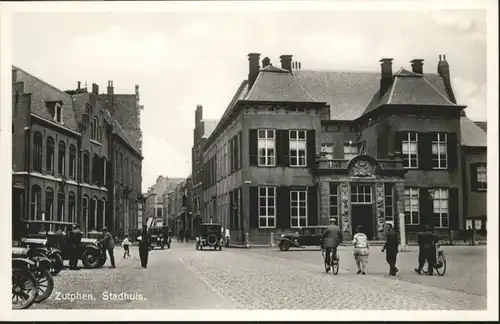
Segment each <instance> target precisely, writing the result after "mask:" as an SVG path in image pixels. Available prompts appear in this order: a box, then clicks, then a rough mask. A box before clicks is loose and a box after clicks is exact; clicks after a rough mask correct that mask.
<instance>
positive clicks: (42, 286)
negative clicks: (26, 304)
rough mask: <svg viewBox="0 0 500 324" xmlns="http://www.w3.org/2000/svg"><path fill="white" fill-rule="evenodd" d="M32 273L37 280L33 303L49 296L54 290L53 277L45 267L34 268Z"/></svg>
mask: <svg viewBox="0 0 500 324" xmlns="http://www.w3.org/2000/svg"><path fill="white" fill-rule="evenodd" d="M34 275H35V278H36V281H37V286H38V287H37V288H38V289H37V294H36V298H35V303H41V302H43V301H44V300H45V299H47V298H49V296H50V295H51V294H52V291H53V290H54V279H53V278H52V275H51V274H50V272H49V270H47V269H40V268H38V269H36V270H35V271H34Z"/></svg>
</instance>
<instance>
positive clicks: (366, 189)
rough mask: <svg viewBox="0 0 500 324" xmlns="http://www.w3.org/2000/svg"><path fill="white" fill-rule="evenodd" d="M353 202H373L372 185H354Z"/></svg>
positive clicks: (352, 189)
mask: <svg viewBox="0 0 500 324" xmlns="http://www.w3.org/2000/svg"><path fill="white" fill-rule="evenodd" d="M351 203H353V204H371V203H372V187H371V186H370V185H352V186H351Z"/></svg>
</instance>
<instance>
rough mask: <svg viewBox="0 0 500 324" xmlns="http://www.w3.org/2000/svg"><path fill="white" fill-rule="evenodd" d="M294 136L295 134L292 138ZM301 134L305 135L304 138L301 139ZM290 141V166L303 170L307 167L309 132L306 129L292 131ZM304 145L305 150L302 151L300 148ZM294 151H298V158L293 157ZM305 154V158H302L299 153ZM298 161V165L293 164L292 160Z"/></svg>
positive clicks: (289, 133)
mask: <svg viewBox="0 0 500 324" xmlns="http://www.w3.org/2000/svg"><path fill="white" fill-rule="evenodd" d="M292 134H294V136H293V137H295V138H292ZM300 134H303V135H304V136H303V138H300V137H301V136H299V135H300ZM288 141H289V152H288V154H289V166H290V167H296V168H297V167H298V168H303V167H306V166H307V131H306V130H305V129H291V130H289V131H288ZM300 144H303V146H304V148H303V149H301V148H300V147H299V146H301V145H300ZM292 149H295V150H296V151H297V156H295V157H294V156H292ZM302 151H303V152H304V156H303V157H301V156H300V154H299V152H302ZM294 158H295V159H297V163H296V164H293V163H292V159H294Z"/></svg>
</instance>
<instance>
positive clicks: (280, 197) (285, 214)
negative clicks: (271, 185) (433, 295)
mask: <svg viewBox="0 0 500 324" xmlns="http://www.w3.org/2000/svg"><path fill="white" fill-rule="evenodd" d="M276 196H277V197H276V215H277V225H278V226H277V227H278V228H281V229H288V228H290V188H288V187H277V188H276Z"/></svg>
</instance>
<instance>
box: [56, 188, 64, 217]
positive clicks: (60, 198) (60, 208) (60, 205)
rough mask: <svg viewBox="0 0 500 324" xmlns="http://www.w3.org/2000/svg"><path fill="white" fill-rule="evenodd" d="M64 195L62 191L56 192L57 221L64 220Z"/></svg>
mask: <svg viewBox="0 0 500 324" xmlns="http://www.w3.org/2000/svg"><path fill="white" fill-rule="evenodd" d="M65 201H66V197H65V195H64V192H59V193H58V194H57V221H58V222H64V221H65V219H64V214H65V213H64V205H65Z"/></svg>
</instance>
